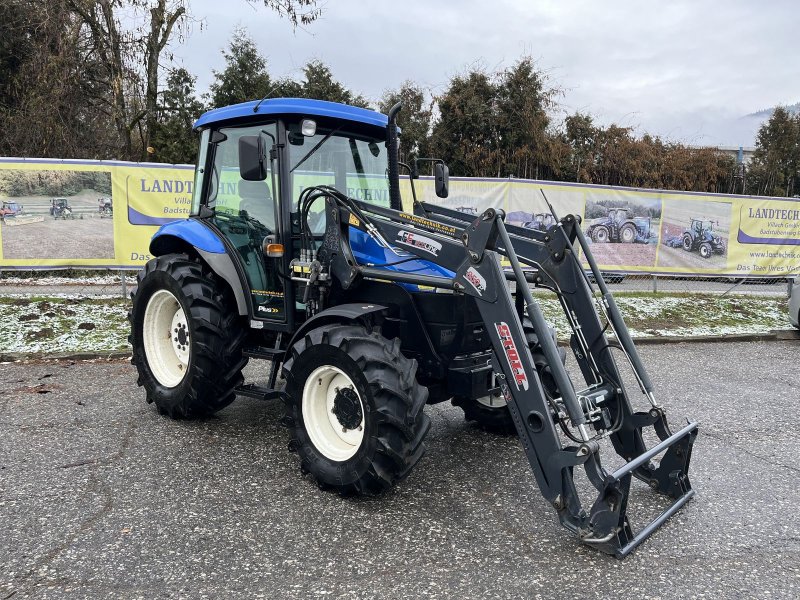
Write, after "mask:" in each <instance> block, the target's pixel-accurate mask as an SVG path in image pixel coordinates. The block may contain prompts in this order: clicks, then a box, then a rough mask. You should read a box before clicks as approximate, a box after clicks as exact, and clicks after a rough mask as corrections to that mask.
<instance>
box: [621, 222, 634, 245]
mask: <svg viewBox="0 0 800 600" xmlns="http://www.w3.org/2000/svg"><path fill="white" fill-rule="evenodd" d="M619 241H620V242H622V243H623V244H632V243H633V242H635V241H636V226H635V225H634V224H633V223H625V225H623V226H622V228H621V229H620V230H619Z"/></svg>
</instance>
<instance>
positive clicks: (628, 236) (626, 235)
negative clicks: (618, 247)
mask: <svg viewBox="0 0 800 600" xmlns="http://www.w3.org/2000/svg"><path fill="white" fill-rule="evenodd" d="M622 239H623V240H625V241H626V242H632V241H633V232H632V231H631V230H630V229H626V230H625V231H623V232H622Z"/></svg>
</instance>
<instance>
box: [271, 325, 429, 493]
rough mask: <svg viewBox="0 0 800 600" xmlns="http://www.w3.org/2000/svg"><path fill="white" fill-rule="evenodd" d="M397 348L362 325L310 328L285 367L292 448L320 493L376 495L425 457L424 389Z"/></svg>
mask: <svg viewBox="0 0 800 600" xmlns="http://www.w3.org/2000/svg"><path fill="white" fill-rule="evenodd" d="M416 371H417V363H416V361H414V360H410V359H408V358H406V357H405V356H403V355H402V354H401V352H400V342H399V340H397V339H395V340H394V341H389V340H387V339H386V338H384V337H383V336H381V335H380V334H378V333H375V332H370V331H368V330H367V329H366V328H365V327H363V326H361V325H343V324H332V325H325V326H321V327H318V328H317V329H312V330H311V331H309V332H308V333H306V335H305V336H303V338H302V339H300V340H298V341H297V342H296V343H295V344H294V345H293V346H292V348H291V349H290V351H289V354H288V358H287V359H286V361H285V362H284V365H283V375H284V377H285V378H286V392H287V398H286V418H285V419H284V423H285V424H286V425H287V427H289V430H290V432H291V440H290V442H289V448H290V450H293V451H297V453H298V454H299V456H300V468H301V470H302V471H303V472H304V473H311V475H312V476H313V477H314V478H315V479H316V480H317V482H318V483H319V484H320V486H321V487H323V488H332V489H334V490H336V491H338V492H339V493H340V494H342V495H351V494H377V493H380V492H383V491H384V490H387V489H388V488H390V487H392V486H393V485H394V484H395V483H397V482H398V481H401V480H402V479H403V478H405V477H406V476H407V475H408V473H409V472H410V471H411V469H412V468H413V467H414V465H416V463H417V462H418V461H419V459H420V458H421V457H422V455H423V454H424V453H425V444H424V443H423V440H424V438H425V435H426V434H427V433H428V429H429V428H430V419H429V418H428V416H427V415H425V414H424V412H423V410H422V409H423V407H424V406H425V404H426V402H427V400H428V389H427V388H425V387H423V386H421V385H419V383H417V381H416Z"/></svg>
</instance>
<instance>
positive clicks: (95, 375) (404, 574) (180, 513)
mask: <svg viewBox="0 0 800 600" xmlns="http://www.w3.org/2000/svg"><path fill="white" fill-rule="evenodd" d="M798 350H800V342H762V343H756V342H752V343H729V344H708V345H703V344H686V345H683V344H681V345H667V346H647V347H643V348H642V354H643V356H644V359H645V362H646V363H647V364H649V365H651V366H652V367H651V371H652V372H651V375H652V376H653V378H654V380H655V384H656V387H657V389H658V390H659V392H660V393H659V398H661V399H662V401H663V403H664V404H665V405H666V406H667V407H668V409H669V410H670V414H671V415H672V416H673V421H674V422H675V424H677V423H678V422H679V421H680V420H682V418H683V417H684V416H691V417H692V418H693V419H696V420H698V421H699V423H700V427H701V429H700V435H699V437H698V439H697V442H696V444H695V450H694V456H693V461H692V468H691V473H690V474H691V476H692V481H693V484H694V487H695V488H696V489H697V496H696V499H694V500H693V501H691V502H690V503H689V504H688V505H687V507H685V508H684V509H683V510H682V511H681V512H680V513H679V514H678V515H677V516H675V517H674V518H673V519H672V520H671V521H669V522H668V523H667V524H666V525H665V526H664V527H663V528H662V529H661V530H660V531H659V532H657V533H656V534H655V535H654V536H652V537H651V538H650V539H649V540H648V541H647V542H645V543H644V545H642V546H640V547H639V548H638V549H637V550H636V551H635V552H634V553H633V554H632V555H631V556H630V557H628V558H627V559H626V560H624V561H617V560H615V559H613V558H610V557H607V556H605V555H602V554H599V553H598V552H596V551H594V550H592V549H591V548H587V547H584V546H581V545H579V544H578V543H577V542H576V541H575V540H574V539H573V538H572V537H571V536H570V534H569V533H568V532H567V531H566V530H564V529H562V528H561V527H560V526H559V525H558V524H557V520H556V516H555V513H554V511H553V510H552V509H551V508H550V507H549V506H548V505H547V504H546V503H545V502H544V500H543V499H542V498H541V496H540V495H539V492H538V489H537V487H536V485H535V483H534V480H533V477H532V475H531V473H530V471H529V468H528V466H527V463H526V460H525V458H524V455H523V453H522V451H521V448H520V445H519V442H518V441H517V440H516V439H515V438H501V437H497V436H492V435H490V434H487V433H484V432H482V431H479V430H477V429H475V428H474V427H473V426H470V425H468V424H466V423H465V422H464V421H463V419H462V417H461V414H460V412H459V410H458V409H455V408H453V407H451V406H449V405H438V406H435V407H429V408H428V409H427V410H429V411H430V414H431V417H432V420H433V426H432V429H431V432H430V434H429V436H428V454H427V456H426V457H425V458H424V459H423V460H422V461H421V462H420V464H419V465H418V467H417V468H416V470H415V471H414V472H413V473H412V475H411V476H410V477H409V478H408V479H407V480H406V481H405V482H404V483H403V484H401V485H400V486H399V487H398V488H397V489H396V490H395V491H393V492H392V493H390V494H388V495H385V496H383V497H380V498H374V499H355V500H354V499H341V498H339V497H338V496H335V495H332V494H330V493H327V492H323V491H320V490H318V489H317V487H316V486H315V485H314V484H313V483H312V482H311V481H309V480H308V479H305V478H303V477H302V476H301V475H300V472H299V467H298V464H297V460H296V458H295V456H294V455H292V454H289V453H288V452H287V451H286V443H287V433H286V432H285V430H283V429H282V428H281V427H279V426H278V424H277V419H278V416H279V414H280V409H279V407H278V406H277V405H275V404H261V403H258V402H256V401H250V400H247V399H241V400H238V401H237V402H235V403H234V404H233V405H231V406H230V407H228V408H227V409H225V410H224V411H222V412H221V413H220V414H219V415H218V417H216V418H214V419H210V420H206V421H195V422H175V421H170V420H168V419H166V418H163V417H160V416H159V415H158V414H157V412H156V410H155V409H154V408H153V407H152V406H148V405H147V404H146V403H145V402H144V395H143V392H142V391H141V390H140V389H138V388H137V387H136V386H135V385H134V380H135V376H134V371H133V369H132V367H131V366H130V365H128V364H126V363H125V362H83V363H68V362H45V363H34V364H7V365H3V366H2V368H0V599H5V598H10V597H14V598H25V597H34V596H35V597H37V598H38V597H41V598H61V597H70V598H72V597H74V598H84V597H89V598H206V597H208V598H212V597H213V598H220V597H222V598H227V597H248V598H254V597H264V598H285V597H288V598H313V597H324V596H330V597H334V598H362V597H363V598H373V597H379V598H419V597H437V598H439V597H458V598H473V597H476V598H478V597H479V598H518V597H529V598H539V597H541V598H550V597H556V596H559V597H578V598H590V597H597V598H609V597H615V598H664V599H666V598H687V597H695V598H702V597H705V598H721V597H725V598H756V597H757V598H796V597H798V595H800V567H798V559H799V558H800V535H799V534H798V527H797V522H796V520H795V519H796V515H797V513H798V511H800V500H798V495H797V490H798V484H797V477H798V468H797V466H796V462H795V459H796V457H797V456H798V454H800V442H798V437H797V427H796V420H797V414H798V409H800V401H799V400H798V397H797V387H798V375H797V372H798V371H797V356H798ZM658 366H661V368H657V367H658ZM250 375H251V376H254V375H255V376H258V375H261V376H263V375H264V374H263V373H258V372H257V371H255V369H251V371H250ZM256 378H257V379H258V378H259V377H256ZM636 490H637V493H636V494H635V495H634V496H633V498H632V501H631V505H632V506H631V509H630V511H629V514H631V516H632V520H633V522H634V525H637V524H638V525H641V524H643V519H644V518H645V517H646V516H647V515H649V516H652V514H653V512H654V511H657V509H658V506H659V505H660V504H659V503H657V502H656V500H654V497H653V495H651V494H650V493H649V491H648V490H646V489H644V486H642V485H637V486H636ZM644 513H647V515H644Z"/></svg>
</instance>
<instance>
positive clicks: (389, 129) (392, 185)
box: [386, 102, 403, 211]
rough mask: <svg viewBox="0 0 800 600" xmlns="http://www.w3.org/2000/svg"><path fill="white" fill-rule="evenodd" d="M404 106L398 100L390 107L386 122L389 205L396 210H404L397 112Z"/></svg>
mask: <svg viewBox="0 0 800 600" xmlns="http://www.w3.org/2000/svg"><path fill="white" fill-rule="evenodd" d="M401 108H403V103H402V102H398V103H397V104H395V105H394V106H392V108H390V109H389V115H388V117H389V122H388V123H387V124H386V150H387V151H388V152H389V157H388V158H389V207H390V208H392V209H394V210H400V211H402V210H403V200H402V199H401V198H400V166H399V165H398V162H399V159H398V154H399V153H400V147H399V144H398V143H397V139H398V138H397V122H396V120H395V119H396V117H397V113H399V112H400V109H401Z"/></svg>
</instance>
